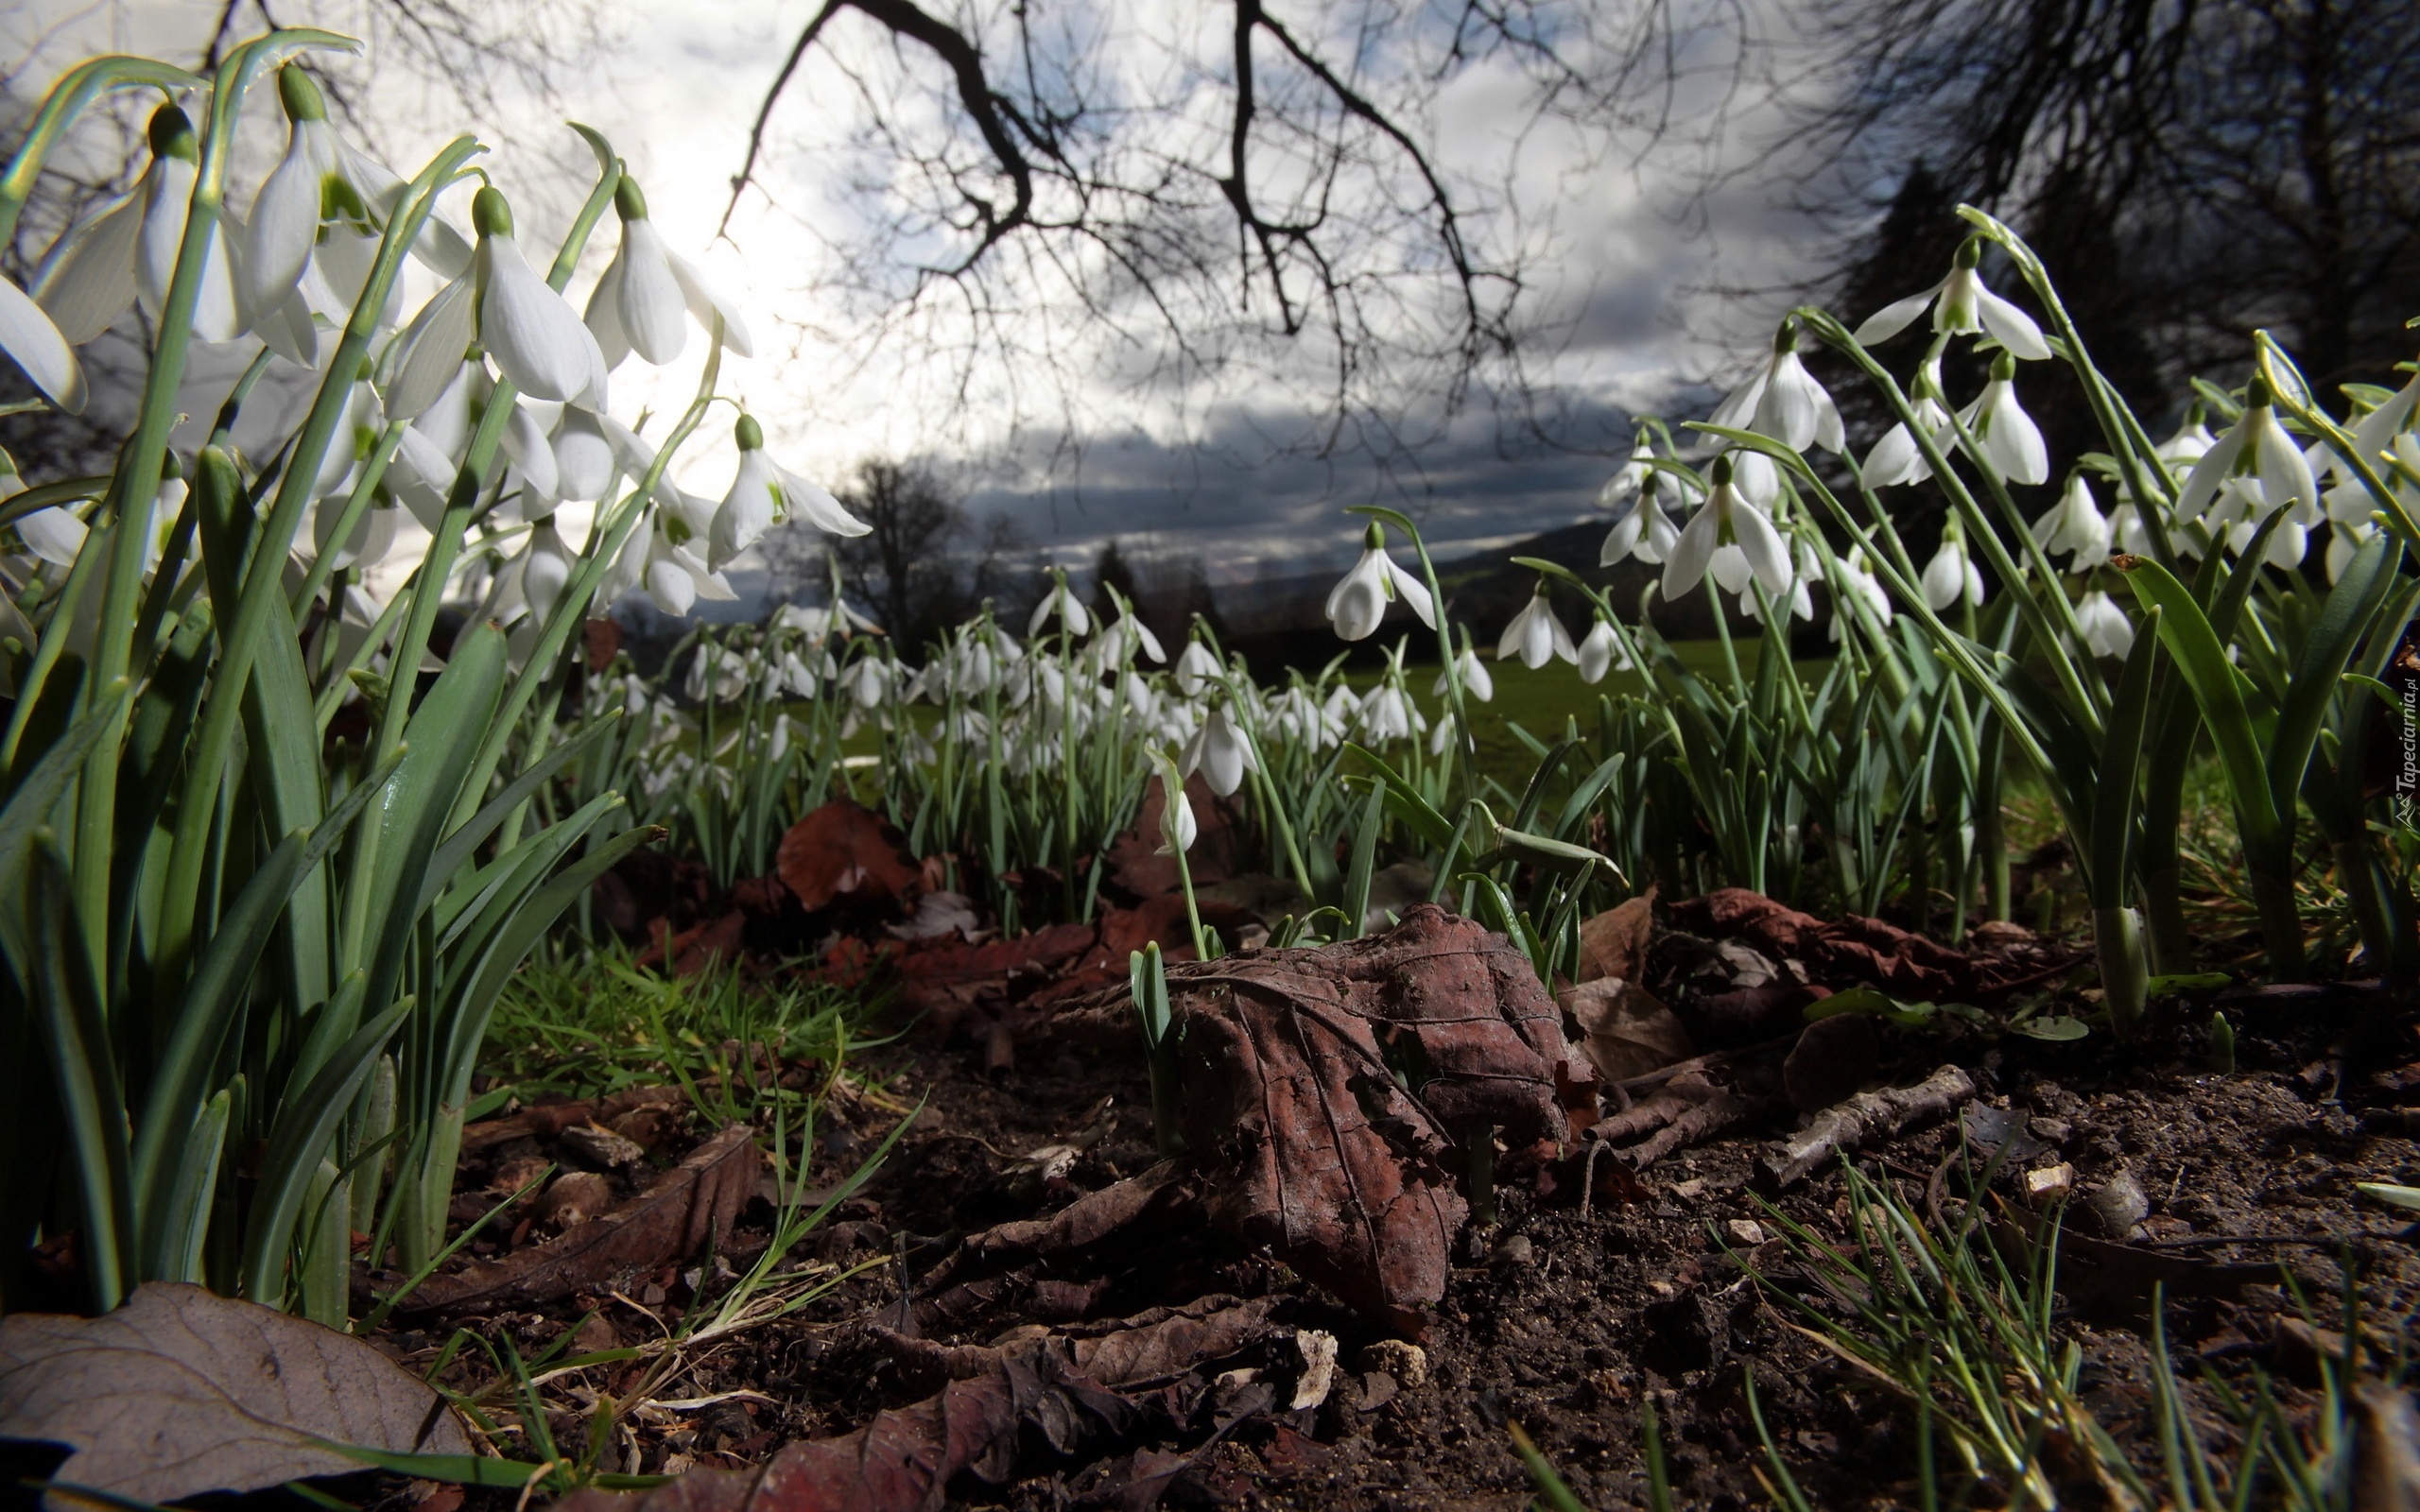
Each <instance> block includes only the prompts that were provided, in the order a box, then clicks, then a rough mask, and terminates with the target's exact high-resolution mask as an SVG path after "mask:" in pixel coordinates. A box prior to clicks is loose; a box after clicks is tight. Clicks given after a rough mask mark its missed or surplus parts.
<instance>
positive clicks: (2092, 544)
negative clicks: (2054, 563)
mask: <svg viewBox="0 0 2420 1512" xmlns="http://www.w3.org/2000/svg"><path fill="white" fill-rule="evenodd" d="M2109 535H2110V529H2109V522H2108V521H2107V520H2106V519H2104V518H2103V517H2102V515H2101V513H2100V507H2099V506H2098V505H2096V504H2095V503H2094V502H2093V497H2092V486H2091V485H2090V484H2088V483H2086V482H2085V481H2084V475H2083V472H2072V473H2069V474H2068V476H2067V489H2066V493H2064V494H2063V495H2061V496H2060V499H2059V502H2058V503H2057V504H2056V505H2054V506H2053V507H2051V508H2049V509H2048V511H2046V512H2045V513H2044V514H2043V516H2042V518H2041V519H2039V520H2036V521H2034V522H2033V539H2034V541H2035V542H2036V543H2037V544H2039V545H2040V546H2041V547H2042V549H2043V550H2044V551H2045V552H2048V553H2049V554H2050V555H2052V556H2058V555H2061V554H2066V556H2067V558H2068V561H2067V571H2069V572H2072V573H2086V572H2090V571H2092V569H2094V568H2095V567H2098V566H2100V564H2101V563H2102V562H2105V561H2107V560H2108V559H2109Z"/></svg>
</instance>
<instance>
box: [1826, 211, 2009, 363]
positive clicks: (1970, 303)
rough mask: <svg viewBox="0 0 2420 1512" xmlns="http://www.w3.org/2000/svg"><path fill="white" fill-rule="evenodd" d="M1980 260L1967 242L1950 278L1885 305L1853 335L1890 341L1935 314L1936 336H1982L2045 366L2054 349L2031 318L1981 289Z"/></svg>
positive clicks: (1868, 341)
mask: <svg viewBox="0 0 2420 1512" xmlns="http://www.w3.org/2000/svg"><path fill="white" fill-rule="evenodd" d="M1981 258H1982V245H1981V243H1980V242H1979V241H1978V240H1976V239H1973V238H1969V239H1968V240H1967V242H1966V244H1965V245H1964V246H1962V247H1961V248H1959V249H1958V257H1957V261H1956V262H1955V263H1954V264H1952V266H1950V269H1949V276H1948V277H1947V278H1945V279H1943V280H1942V281H1941V282H1940V283H1936V284H1934V285H1933V286H1932V287H1931V288H1928V289H1927V290H1925V291H1924V292H1923V293H1922V294H1910V295H1909V296H1908V297H1907V298H1906V299H1904V300H1899V301H1895V302H1893V303H1891V304H1886V305H1884V306H1883V307H1882V308H1881V309H1879V310H1876V312H1875V313H1874V314H1872V315H1870V316H1867V317H1866V318H1865V322H1864V323H1863V324H1862V325H1859V326H1858V328H1857V330H1856V332H1855V333H1854V334H1855V335H1856V336H1857V338H1858V341H1859V342H1861V343H1863V344H1864V345H1866V346H1869V347H1870V346H1874V345H1876V343H1878V342H1883V341H1888V340H1890V339H1891V338H1892V337H1893V336H1895V335H1898V334H1899V333H1900V332H1902V331H1905V330H1906V329H1908V327H1910V326H1911V325H1913V324H1915V322H1916V317H1918V316H1920V315H1922V314H1924V313H1925V310H1926V309H1927V307H1929V308H1930V309H1931V310H1932V328H1933V331H1934V333H1935V334H1936V335H1939V334H1943V333H1947V334H1950V335H1975V334H1977V333H1979V332H1980V333H1984V334H1988V335H1990V336H1991V338H1992V339H1993V340H1995V341H1997V342H1998V343H1999V344H2000V345H2001V346H2003V347H2005V348H2007V349H2008V351H2009V352H2010V354H2011V355H2013V356H2017V357H2022V358H2024V359H2026V360H2027V361H2029V362H2041V361H2043V360H2045V359H2046V358H2048V356H2049V355H2050V344H2049V343H2048V341H2045V340H2043V339H2042V328H2041V327H2040V326H2038V325H2036V324H2034V323H2033V318H2032V317H2031V316H2030V315H2028V314H2026V313H2025V312H2024V311H2023V310H2020V309H2018V308H2017V307H2016V306H2015V305H2014V304H2011V303H2010V302H2009V301H2006V300H2004V299H2001V298H2000V297H1999V296H1998V295H1997V294H1995V293H1993V292H1992V291H1991V290H1990V289H1988V288H1985V287H1984V286H1983V281H1982V279H1981V277H1980V276H1979V275H1978V274H1977V273H1976V271H1975V265H1976V264H1977V263H1978V262H1979V261H1980V260H1981Z"/></svg>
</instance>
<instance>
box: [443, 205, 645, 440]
mask: <svg viewBox="0 0 2420 1512" xmlns="http://www.w3.org/2000/svg"><path fill="white" fill-rule="evenodd" d="M471 223H472V225H473V226H474V227H475V228H476V229H477V231H478V233H479V245H478V249H477V251H476V252H475V254H474V256H473V260H472V276H473V278H474V279H475V281H476V283H477V287H478V290H479V302H478V333H479V339H480V340H481V341H482V342H483V343H485V345H486V347H487V349H488V354H489V355H490V356H492V357H493V358H494V359H495V365H496V369H497V370H498V371H500V372H502V373H503V374H504V375H505V377H507V378H509V379H510V380H511V381H512V383H513V385H514V387H518V388H519V389H520V390H521V391H522V392H523V393H525V394H527V395H528V396H529V397H530V398H532V399H562V400H572V401H576V402H578V403H579V404H584V405H586V406H587V407H589V408H591V409H602V408H604V406H605V386H606V376H605V356H604V353H603V352H601V351H600V350H598V348H597V345H596V336H595V335H592V334H591V333H590V331H589V329H588V327H587V326H585V325H583V324H582V323H581V322H580V318H579V316H578V315H576V314H574V313H573V312H572V307H571V306H570V305H569V304H567V303H565V302H564V301H563V297H562V295H560V294H558V293H556V292H555V291H554V289H553V287H552V286H551V285H549V284H548V283H546V281H545V280H544V279H543V278H541V277H539V276H538V274H537V272H536V270H535V269H533V268H531V267H530V266H529V264H528V261H527V259H526V258H524V257H523V256H522V255H521V249H520V247H519V246H518V245H517V244H516V243H515V242H514V241H513V236H512V207H511V206H510V204H509V203H507V202H506V200H505V198H504V196H503V195H502V194H501V193H499V192H498V191H497V190H495V189H494V188H493V187H489V188H482V189H481V190H480V191H479V192H478V193H477V194H476V195H475V196H474V197H473V198H472V200H471ZM439 298H440V299H443V298H444V296H443V295H440V296H439Z"/></svg>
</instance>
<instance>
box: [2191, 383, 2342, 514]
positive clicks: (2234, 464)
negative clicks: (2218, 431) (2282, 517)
mask: <svg viewBox="0 0 2420 1512" xmlns="http://www.w3.org/2000/svg"><path fill="white" fill-rule="evenodd" d="M2243 401H2244V403H2243V414H2242V416H2241V417H2240V418H2238V420H2237V421H2236V422H2235V423H2234V424H2233V425H2231V426H2229V427H2228V428H2227V433H2226V434H2225V435H2224V436H2221V437H2220V438H2219V439H2218V442H2217V444H2216V445H2214V446H2212V447H2211V448H2210V449H2209V450H2208V451H2207V452H2204V453H2203V454H2202V456H2201V458H2200V459H2199V460H2197V461H2196V462H2195V463H2194V464H2193V471H2192V472H2191V474H2190V475H2188V476H2187V478H2186V480H2185V489H2184V491H2183V492H2181V493H2180V494H2178V495H2177V499H2176V517H2177V518H2178V519H2179V520H2187V521H2190V520H2200V519H2202V517H2203V516H2204V514H2207V515H2208V516H2209V519H2208V521H2207V522H2206V524H2208V525H2209V527H2210V529H2212V530H2213V531H2216V530H2220V529H2223V528H2224V527H2225V526H2226V525H2228V524H2231V523H2233V521H2234V520H2235V518H2236V516H2237V514H2238V511H2240V510H2249V511H2250V512H2252V513H2253V514H2255V515H2259V516H2265V515H2267V514H2269V513H2271V512H2272V511H2273V510H2277V509H2285V508H2292V509H2294V511H2295V523H2296V524H2318V523H2319V519H2320V513H2319V482H2318V480H2317V479H2316V478H2314V477H2312V476H2311V471H2310V463H2309V462H2308V461H2307V460H2305V459H2304V456H2303V449H2302V448H2301V447H2300V446H2298V445H2296V444H2295V443H2294V438H2292V437H2290V436H2289V435H2287V434H2286V428H2285V427H2284V426H2282V425H2280V424H2278V423H2277V412H2276V411H2275V410H2274V409H2273V408H2272V407H2271V401H2270V394H2269V385H2268V384H2267V383H2266V382H2264V381H2263V380H2261V379H2259V378H2255V379H2253V380H2252V382H2251V384H2250V385H2249V386H2247V387H2246V388H2245V389H2244V395H2243ZM2229 484H2235V485H2236V486H2235V487H2227V486H2226V485H2229ZM2281 533H2282V532H2281Z"/></svg>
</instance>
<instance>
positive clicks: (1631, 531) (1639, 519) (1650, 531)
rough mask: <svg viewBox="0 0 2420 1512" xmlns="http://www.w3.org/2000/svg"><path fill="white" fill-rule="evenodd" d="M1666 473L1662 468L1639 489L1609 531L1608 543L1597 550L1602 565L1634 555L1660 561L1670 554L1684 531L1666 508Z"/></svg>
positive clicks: (1606, 540) (1598, 561) (1651, 561)
mask: <svg viewBox="0 0 2420 1512" xmlns="http://www.w3.org/2000/svg"><path fill="white" fill-rule="evenodd" d="M1664 488H1665V478H1664V474H1662V473H1661V472H1659V473H1657V474H1656V475H1655V477H1654V478H1653V479H1651V481H1650V482H1649V483H1648V484H1647V485H1646V486H1645V487H1643V488H1641V489H1640V490H1638V497H1637V498H1635V499H1633V500H1632V501H1631V502H1630V507H1628V508H1627V509H1625V510H1623V511H1622V513H1621V515H1620V517H1619V518H1617V519H1616V520H1615V521H1614V527H1613V529H1611V530H1609V531H1607V532H1605V544H1604V545H1603V546H1602V547H1600V548H1599V550H1598V552H1597V565H1598V566H1599V567H1611V566H1613V565H1614V564H1615V563H1616V562H1619V561H1621V560H1623V559H1625V558H1631V557H1635V558H1638V559H1639V560H1640V561H1643V562H1648V563H1657V562H1661V561H1663V560H1664V558H1666V557H1667V556H1668V555H1669V554H1670V552H1671V550H1672V543H1673V542H1674V541H1678V540H1680V539H1681V531H1680V527H1679V526H1677V525H1675V524H1672V517H1671V516H1669V515H1668V514H1666V513H1665V512H1664V501H1663V493H1664ZM1602 497H1603V496H1602V495H1601V494H1600V495H1599V499H1600V500H1601V498H1602Z"/></svg>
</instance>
